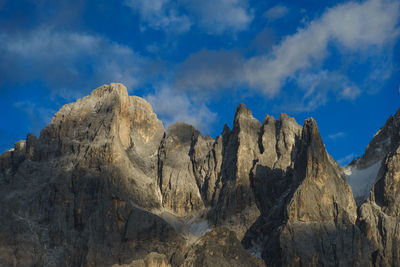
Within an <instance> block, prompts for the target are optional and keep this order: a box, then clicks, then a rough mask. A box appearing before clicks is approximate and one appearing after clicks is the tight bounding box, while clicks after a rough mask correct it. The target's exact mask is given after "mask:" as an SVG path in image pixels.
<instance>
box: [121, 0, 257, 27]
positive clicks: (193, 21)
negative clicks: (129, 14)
mask: <svg viewBox="0 0 400 267" xmlns="http://www.w3.org/2000/svg"><path fill="white" fill-rule="evenodd" d="M124 3H125V5H126V6H128V7H130V8H131V9H132V10H133V11H134V12H135V13H137V14H138V15H139V16H140V19H141V21H142V23H143V25H144V27H149V28H152V29H155V30H164V31H166V32H174V33H184V32H187V31H189V30H190V28H191V27H192V26H197V27H199V28H201V29H203V30H205V31H206V32H207V33H209V34H221V33H224V32H239V31H243V30H245V29H247V27H248V26H249V24H250V23H251V21H252V19H253V15H252V13H251V11H250V9H249V6H248V2H247V0H154V1H142V0H125V2H124Z"/></svg>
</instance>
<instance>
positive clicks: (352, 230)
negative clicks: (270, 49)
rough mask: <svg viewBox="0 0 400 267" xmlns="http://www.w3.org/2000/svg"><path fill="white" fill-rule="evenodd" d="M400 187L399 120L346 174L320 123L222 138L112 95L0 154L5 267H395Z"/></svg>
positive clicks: (111, 89)
mask: <svg viewBox="0 0 400 267" xmlns="http://www.w3.org/2000/svg"><path fill="white" fill-rule="evenodd" d="M399 177H400V111H398V112H397V113H396V114H395V115H394V116H393V117H390V118H389V119H388V121H387V122H386V124H385V125H384V126H383V127H382V129H381V130H380V131H379V132H378V133H377V134H376V135H375V136H374V138H373V140H372V141H371V143H370V144H369V146H368V147H367V149H366V151H365V154H364V155H363V156H362V157H361V158H359V159H356V160H354V161H353V162H352V164H351V165H350V166H348V167H346V168H342V167H340V166H339V165H338V164H337V163H336V162H335V161H334V159H332V157H330V156H329V154H328V153H327V151H326V150H325V147H324V144H323V142H322V138H321V136H320V134H319V131H318V128H317V125H316V122H315V121H314V120H313V119H307V120H306V121H305V122H304V126H303V127H302V126H300V125H299V124H297V123H296V121H295V120H294V119H293V118H290V117H289V116H287V115H286V114H281V116H280V119H279V120H277V119H275V118H273V117H270V116H266V117H265V119H264V121H263V123H262V124H261V123H260V122H258V121H257V120H256V119H255V118H253V116H252V114H251V111H250V110H249V109H248V108H246V106H245V105H243V104H241V105H239V106H238V108H237V110H236V114H235V118H234V121H233V127H232V129H229V127H228V126H225V127H224V129H223V132H222V134H221V135H220V136H218V137H217V138H216V139H215V140H214V139H213V138H211V137H209V136H203V135H201V133H200V132H199V131H198V130H196V129H195V128H194V127H193V126H190V125H187V124H184V123H176V124H173V125H171V126H170V127H169V128H168V130H167V132H165V130H164V127H163V125H162V123H161V121H160V120H158V119H157V116H156V115H155V114H154V112H153V110H152V107H151V106H150V105H149V103H147V102H146V101H145V100H144V99H141V98H139V97H134V96H128V93H127V90H126V88H125V87H124V86H123V85H121V84H110V85H104V86H101V87H99V88H97V89H96V90H94V91H93V92H92V93H91V94H90V95H89V96H87V97H84V98H82V99H79V100H77V101H76V102H75V103H71V104H67V105H65V106H64V107H62V108H61V109H60V111H59V112H57V114H56V115H55V116H54V118H53V119H52V121H51V123H50V124H49V125H48V126H47V127H45V128H44V129H43V130H42V132H41V134H40V137H39V138H36V137H35V136H34V135H31V134H28V136H27V138H26V140H23V141H19V142H17V143H15V146H14V149H11V150H10V151H8V152H6V153H4V154H2V155H0V265H1V266H56V265H59V266H263V265H264V264H266V265H267V266H396V265H400V254H399V246H400V232H399V230H398V229H400V227H399V223H400V219H399V218H400V197H399V194H398V193H399V192H398V191H399V188H400V185H399V180H400V178H399ZM349 184H350V185H351V186H352V187H353V189H351V187H350V185H349ZM360 185H366V186H365V187H360ZM355 200H357V205H358V206H357V205H356V202H355Z"/></svg>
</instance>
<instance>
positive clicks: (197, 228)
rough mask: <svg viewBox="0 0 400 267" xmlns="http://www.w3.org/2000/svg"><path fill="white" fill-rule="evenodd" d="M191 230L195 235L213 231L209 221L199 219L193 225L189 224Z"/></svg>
mask: <svg viewBox="0 0 400 267" xmlns="http://www.w3.org/2000/svg"><path fill="white" fill-rule="evenodd" d="M189 232H190V233H192V234H193V235H195V236H198V237H200V236H203V235H205V234H206V233H208V232H211V228H210V227H209V225H208V221H207V220H204V221H199V222H194V223H192V224H191V225H189Z"/></svg>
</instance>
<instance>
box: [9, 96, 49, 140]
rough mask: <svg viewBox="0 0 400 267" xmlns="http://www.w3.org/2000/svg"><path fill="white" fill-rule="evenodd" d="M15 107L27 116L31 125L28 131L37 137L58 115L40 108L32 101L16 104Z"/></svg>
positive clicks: (47, 109)
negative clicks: (55, 115)
mask: <svg viewBox="0 0 400 267" xmlns="http://www.w3.org/2000/svg"><path fill="white" fill-rule="evenodd" d="M14 107H15V108H17V109H19V110H21V111H22V112H24V113H25V114H26V116H27V117H28V119H29V123H30V125H29V127H28V129H29V131H30V132H32V133H34V134H35V135H39V133H40V130H41V129H42V128H43V127H44V126H46V125H47V124H48V123H50V120H51V118H52V117H53V116H54V114H55V113H56V111H55V110H53V109H51V108H45V107H43V106H38V105H37V104H36V103H34V102H32V101H20V102H16V103H14Z"/></svg>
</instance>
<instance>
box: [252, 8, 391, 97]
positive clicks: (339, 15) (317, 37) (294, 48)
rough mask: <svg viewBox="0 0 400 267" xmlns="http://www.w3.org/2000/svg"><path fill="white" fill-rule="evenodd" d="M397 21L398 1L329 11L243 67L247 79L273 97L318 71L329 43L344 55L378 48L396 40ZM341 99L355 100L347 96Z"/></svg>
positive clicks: (326, 53)
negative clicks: (299, 78) (304, 75)
mask: <svg viewBox="0 0 400 267" xmlns="http://www.w3.org/2000/svg"><path fill="white" fill-rule="evenodd" d="M398 18H399V2H397V1H389V0H368V1H366V2H363V3H355V2H350V3H346V4H342V5H339V6H336V7H334V8H331V9H328V10H327V11H326V12H325V13H324V14H323V15H322V16H321V18H319V19H316V20H314V21H312V22H310V23H309V24H308V25H307V26H306V27H305V28H303V29H299V30H298V31H297V32H296V33H295V34H293V35H290V36H288V37H286V38H285V39H284V40H283V41H282V42H281V43H280V44H278V45H277V46H275V47H274V48H273V51H272V53H271V54H269V55H266V56H259V57H254V58H252V59H250V60H249V61H248V62H247V63H246V66H245V70H246V71H245V74H246V79H247V80H248V82H249V84H250V85H251V86H252V87H254V88H258V89H260V90H261V91H262V92H264V93H265V94H266V95H268V96H274V95H276V94H277V93H278V92H279V90H280V88H281V87H282V86H283V85H284V84H285V83H286V81H287V79H290V78H294V79H296V76H297V75H298V73H299V72H300V71H305V70H308V71H310V70H311V71H312V69H313V68H318V67H319V66H320V65H321V64H322V62H323V60H324V59H326V58H327V57H328V52H327V49H328V45H329V44H330V42H331V41H333V42H334V43H336V44H337V45H338V46H339V48H342V50H343V52H344V53H345V52H348V51H349V52H356V51H359V50H363V49H368V48H371V47H372V49H374V48H375V49H377V48H380V47H381V46H383V45H385V44H387V43H388V42H390V41H391V40H393V38H394V37H396V36H398V34H399V30H398V28H396V25H397V23H398ZM367 52H368V51H367ZM342 95H343V97H350V96H355V95H354V94H349V92H343V94H342Z"/></svg>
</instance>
